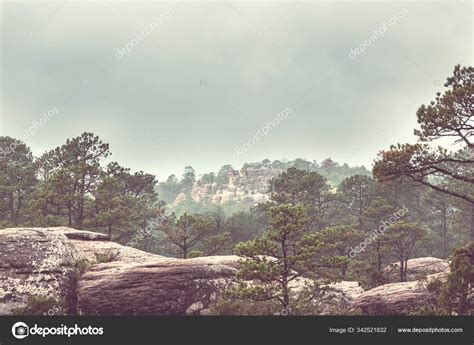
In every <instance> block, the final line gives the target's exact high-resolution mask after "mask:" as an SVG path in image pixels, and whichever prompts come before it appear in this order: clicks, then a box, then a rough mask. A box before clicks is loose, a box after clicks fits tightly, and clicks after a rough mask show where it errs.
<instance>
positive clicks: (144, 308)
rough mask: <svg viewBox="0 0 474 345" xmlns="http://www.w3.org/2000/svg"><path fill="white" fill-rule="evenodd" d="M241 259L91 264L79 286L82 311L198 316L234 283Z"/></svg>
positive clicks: (211, 258) (78, 305) (79, 303)
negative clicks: (219, 292) (220, 292)
mask: <svg viewBox="0 0 474 345" xmlns="http://www.w3.org/2000/svg"><path fill="white" fill-rule="evenodd" d="M237 265H238V257H233V256H230V257H226V256H224V257H217V256H216V257H205V258H196V259H187V260H183V259H171V258H168V259H160V258H158V259H156V260H148V261H146V262H112V263H106V264H98V265H94V266H92V267H91V268H90V269H89V270H88V271H87V272H86V273H85V274H84V275H83V276H82V278H81V280H80V281H79V285H78V303H77V310H78V312H79V314H81V315H199V314H201V313H205V312H206V309H207V308H208V306H209V304H210V302H212V300H214V299H215V298H216V296H217V293H218V291H220V290H222V289H224V288H226V287H227V286H228V285H229V284H231V283H232V282H233V281H234V277H235V273H236V268H235V267H236V266H237Z"/></svg>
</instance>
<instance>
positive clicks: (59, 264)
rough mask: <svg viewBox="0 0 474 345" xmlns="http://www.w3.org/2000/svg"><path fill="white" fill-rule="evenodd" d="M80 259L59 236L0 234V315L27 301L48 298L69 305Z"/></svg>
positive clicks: (36, 232)
mask: <svg viewBox="0 0 474 345" xmlns="http://www.w3.org/2000/svg"><path fill="white" fill-rule="evenodd" d="M82 259H84V256H83V254H82V253H81V252H80V251H78V250H77V248H76V247H75V246H74V245H73V244H72V242H71V241H70V240H68V239H67V238H66V236H64V235H63V234H61V233H58V232H53V231H44V229H43V230H38V229H34V228H31V229H28V228H25V229H23V228H21V229H4V230H0V315H9V314H12V313H14V312H15V309H17V308H24V307H26V306H27V303H28V301H29V299H30V298H52V299H55V300H57V301H58V303H61V304H63V303H64V304H66V305H69V304H70V303H71V302H72V301H74V298H75V297H74V291H73V290H74V288H75V283H76V279H77V275H78V268H77V263H78V262H79V261H80V260H82ZM58 308H59V307H58Z"/></svg>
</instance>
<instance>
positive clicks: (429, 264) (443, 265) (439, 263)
mask: <svg viewBox="0 0 474 345" xmlns="http://www.w3.org/2000/svg"><path fill="white" fill-rule="evenodd" d="M407 266H408V269H407V281H415V280H419V279H423V278H426V277H427V276H428V275H430V274H435V273H440V272H444V271H446V270H447V269H449V262H448V261H446V260H442V259H438V258H433V257H423V258H415V259H410V260H408V262H407ZM383 272H384V273H385V275H386V277H387V280H388V281H389V282H393V283H395V282H399V281H400V264H399V263H398V262H394V263H392V264H390V265H388V266H387V267H385V268H384V269H383Z"/></svg>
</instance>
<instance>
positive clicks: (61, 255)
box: [0, 227, 239, 315]
mask: <svg viewBox="0 0 474 345" xmlns="http://www.w3.org/2000/svg"><path fill="white" fill-rule="evenodd" d="M105 254H113V255H112V256H111V258H112V259H113V260H114V261H113V262H107V263H100V262H98V260H97V259H98V257H99V258H100V257H101V255H102V257H104V255H105ZM105 257H107V256H106V255H105ZM238 260H239V258H238V257H237V256H232V255H231V256H221V257H219V256H215V257H202V258H195V259H188V260H183V259H173V258H166V257H163V256H159V255H154V254H150V253H145V252H143V251H140V250H137V249H134V248H131V247H128V246H122V245H120V244H117V243H113V242H110V241H108V237H107V236H106V235H104V234H99V233H94V232H90V231H81V230H74V229H70V228H65V227H57V228H12V229H3V230H0V273H1V274H0V315H9V314H13V313H16V312H18V311H19V310H23V312H27V310H26V309H25V308H26V307H27V306H28V305H29V304H30V303H31V299H32V298H36V299H39V300H40V299H42V300H43V301H44V299H45V298H51V299H52V300H53V301H57V303H58V305H59V304H60V307H58V308H56V307H55V310H56V309H57V310H60V309H61V312H68V313H79V314H82V315H185V314H200V313H201V311H203V310H205V309H206V308H207V306H208V304H209V302H210V301H211V300H212V299H213V298H215V296H216V292H217V291H218V290H220V289H223V288H224V287H225V286H226V285H227V284H228V283H230V282H231V281H233V279H234V276H235V272H236V270H237V267H238V265H239V263H238ZM99 261H100V260H99ZM84 270H85V272H84ZM82 273H83V274H82ZM64 306H68V308H63V307H64Z"/></svg>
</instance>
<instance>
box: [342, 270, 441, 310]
mask: <svg viewBox="0 0 474 345" xmlns="http://www.w3.org/2000/svg"><path fill="white" fill-rule="evenodd" d="M448 273H449V271H448V270H445V271H443V272H440V273H436V274H432V275H428V276H427V278H426V279H421V280H417V281H411V282H403V283H392V284H385V285H381V286H378V287H376V288H374V289H371V290H367V291H365V292H363V293H362V294H360V295H359V296H358V297H356V298H355V299H354V300H353V302H352V303H351V309H352V310H360V311H362V313H363V314H366V315H409V314H412V313H414V312H416V311H417V310H418V309H419V308H420V307H422V306H430V305H431V306H435V305H436V303H437V297H436V296H435V295H434V294H433V293H432V292H430V291H429V290H428V287H427V286H428V284H429V283H430V282H432V281H433V280H435V279H439V280H442V281H443V280H445V279H446V277H447V275H448Z"/></svg>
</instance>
